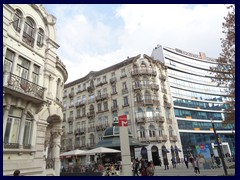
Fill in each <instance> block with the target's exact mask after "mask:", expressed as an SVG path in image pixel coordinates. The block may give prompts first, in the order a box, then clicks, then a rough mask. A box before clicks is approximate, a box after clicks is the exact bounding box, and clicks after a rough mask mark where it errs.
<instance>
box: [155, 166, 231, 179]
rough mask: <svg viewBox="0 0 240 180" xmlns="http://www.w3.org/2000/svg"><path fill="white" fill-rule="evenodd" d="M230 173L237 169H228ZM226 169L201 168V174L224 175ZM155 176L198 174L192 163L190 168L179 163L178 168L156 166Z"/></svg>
mask: <svg viewBox="0 0 240 180" xmlns="http://www.w3.org/2000/svg"><path fill="white" fill-rule="evenodd" d="M227 172H228V175H233V176H234V175H235V169H227ZM223 175H224V169H223V168H222V167H220V168H214V169H203V168H200V176H223ZM154 176H196V175H195V173H194V169H193V167H192V165H191V164H189V168H187V167H186V166H185V164H177V168H174V169H173V168H172V166H171V165H170V166H169V170H164V166H161V167H160V166H155V174H154Z"/></svg>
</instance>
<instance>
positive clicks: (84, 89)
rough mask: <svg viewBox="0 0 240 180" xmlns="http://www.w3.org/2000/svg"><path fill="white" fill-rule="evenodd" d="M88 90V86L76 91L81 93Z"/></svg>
mask: <svg viewBox="0 0 240 180" xmlns="http://www.w3.org/2000/svg"><path fill="white" fill-rule="evenodd" d="M86 90H87V89H86V88H83V89H82V90H80V89H79V90H78V91H77V92H76V93H77V94H79V93H82V92H84V91H86Z"/></svg>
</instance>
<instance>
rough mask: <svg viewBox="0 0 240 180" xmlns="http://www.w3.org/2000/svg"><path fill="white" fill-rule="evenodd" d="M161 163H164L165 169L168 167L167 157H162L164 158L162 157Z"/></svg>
mask: <svg viewBox="0 0 240 180" xmlns="http://www.w3.org/2000/svg"><path fill="white" fill-rule="evenodd" d="M163 164H164V167H165V170H166V169H169V167H168V164H169V163H168V159H167V158H164V159H163Z"/></svg>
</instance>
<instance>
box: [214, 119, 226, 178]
mask: <svg viewBox="0 0 240 180" xmlns="http://www.w3.org/2000/svg"><path fill="white" fill-rule="evenodd" d="M211 122H212V127H213V132H214V135H215V139H216V142H217V149H218V154H219V156H220V158H221V161H222V164H223V170H224V173H225V175H226V176H227V175H228V173H227V168H226V164H225V161H224V156H223V153H222V148H221V147H220V143H219V138H218V134H217V133H216V129H215V125H214V121H213V120H212V119H211Z"/></svg>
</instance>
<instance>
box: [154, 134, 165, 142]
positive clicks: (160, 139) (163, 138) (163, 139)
mask: <svg viewBox="0 0 240 180" xmlns="http://www.w3.org/2000/svg"><path fill="white" fill-rule="evenodd" d="M156 139H157V141H160V142H162V141H167V135H162V136H157V137H156Z"/></svg>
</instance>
